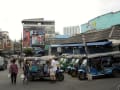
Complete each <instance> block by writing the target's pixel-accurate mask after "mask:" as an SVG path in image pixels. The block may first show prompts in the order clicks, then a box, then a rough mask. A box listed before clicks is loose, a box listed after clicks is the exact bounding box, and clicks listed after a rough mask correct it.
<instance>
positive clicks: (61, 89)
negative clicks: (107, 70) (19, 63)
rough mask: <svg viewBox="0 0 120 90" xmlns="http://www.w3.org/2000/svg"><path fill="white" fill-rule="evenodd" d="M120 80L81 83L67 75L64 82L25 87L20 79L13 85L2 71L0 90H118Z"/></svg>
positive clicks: (35, 84)
mask: <svg viewBox="0 0 120 90" xmlns="http://www.w3.org/2000/svg"><path fill="white" fill-rule="evenodd" d="M118 85H120V78H104V79H96V80H92V81H87V80H85V81H80V80H78V79H77V78H72V77H70V76H68V75H65V80H64V81H63V82H56V83H51V82H50V81H34V82H29V84H28V85H23V84H22V81H21V80H20V78H19V77H18V82H17V84H16V85H15V86H14V85H11V84H10V80H9V78H7V71H0V90H117V86H118Z"/></svg>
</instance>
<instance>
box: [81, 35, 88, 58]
mask: <svg viewBox="0 0 120 90" xmlns="http://www.w3.org/2000/svg"><path fill="white" fill-rule="evenodd" d="M82 40H83V44H84V48H85V55H86V57H87V58H88V48H87V43H86V41H85V36H84V35H82Z"/></svg>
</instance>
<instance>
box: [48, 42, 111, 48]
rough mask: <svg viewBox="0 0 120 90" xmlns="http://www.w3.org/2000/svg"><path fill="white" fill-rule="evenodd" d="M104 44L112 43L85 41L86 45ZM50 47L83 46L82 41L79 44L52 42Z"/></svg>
mask: <svg viewBox="0 0 120 90" xmlns="http://www.w3.org/2000/svg"><path fill="white" fill-rule="evenodd" d="M105 45H112V42H111V41H104V42H89V43H87V46H105ZM50 46H51V47H76V46H78V47H82V46H84V44H83V43H81V44H53V45H50Z"/></svg>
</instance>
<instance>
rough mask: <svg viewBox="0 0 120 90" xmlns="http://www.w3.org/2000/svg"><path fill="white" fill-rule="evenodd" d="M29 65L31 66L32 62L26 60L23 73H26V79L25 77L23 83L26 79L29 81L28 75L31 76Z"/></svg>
mask: <svg viewBox="0 0 120 90" xmlns="http://www.w3.org/2000/svg"><path fill="white" fill-rule="evenodd" d="M29 67H30V64H29V62H28V61H25V63H24V64H23V73H24V79H23V83H24V82H25V81H27V82H28V77H29Z"/></svg>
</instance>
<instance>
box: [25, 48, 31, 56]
mask: <svg viewBox="0 0 120 90" xmlns="http://www.w3.org/2000/svg"><path fill="white" fill-rule="evenodd" d="M23 52H24V53H25V55H26V56H31V55H33V52H32V48H25V49H24V50H23Z"/></svg>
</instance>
